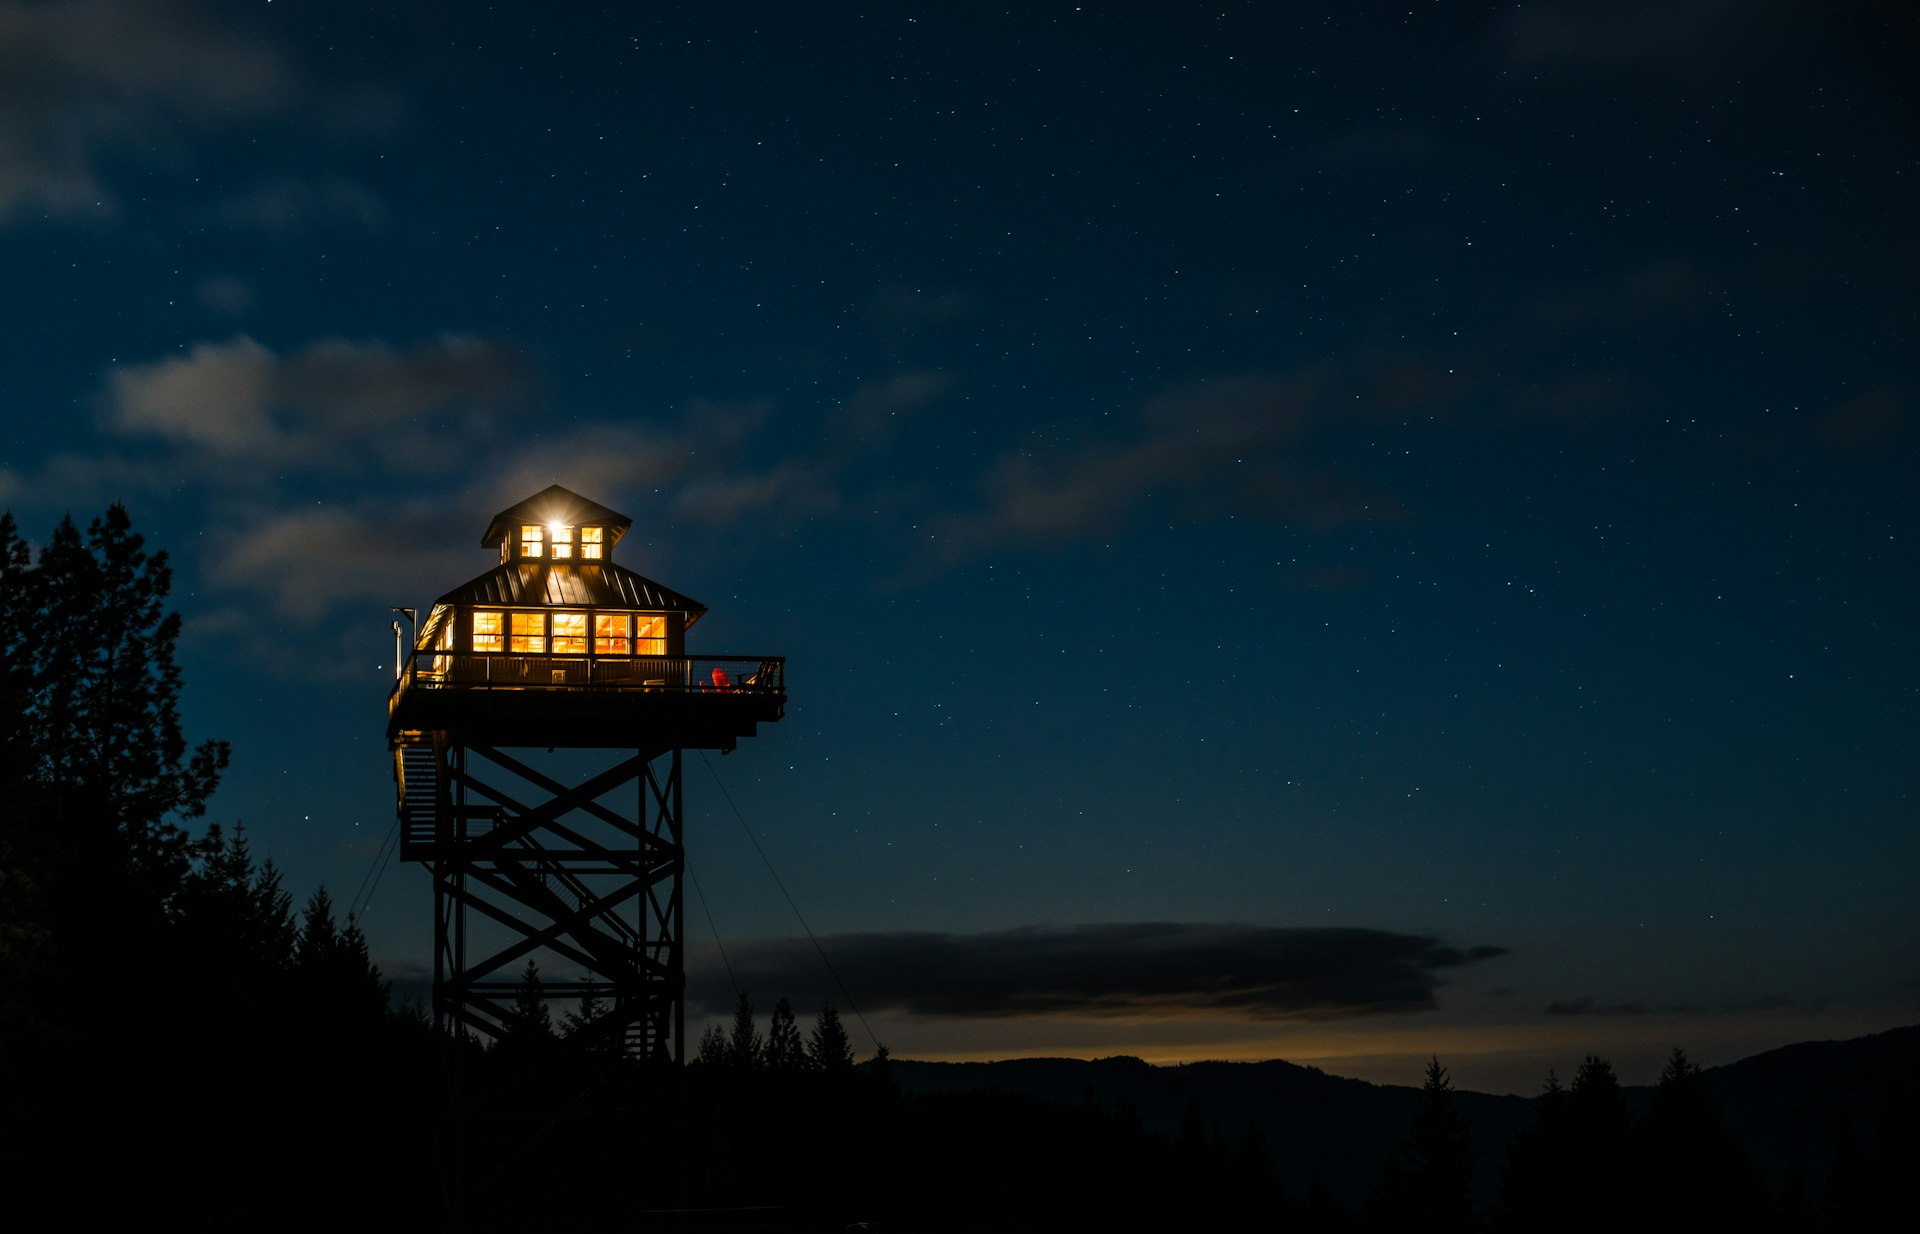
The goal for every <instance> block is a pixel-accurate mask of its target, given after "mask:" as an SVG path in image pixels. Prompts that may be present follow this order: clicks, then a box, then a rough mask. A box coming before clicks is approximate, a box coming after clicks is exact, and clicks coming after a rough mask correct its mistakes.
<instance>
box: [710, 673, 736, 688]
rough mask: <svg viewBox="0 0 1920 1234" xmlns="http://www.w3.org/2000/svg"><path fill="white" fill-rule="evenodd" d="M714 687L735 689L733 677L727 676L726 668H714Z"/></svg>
mask: <svg viewBox="0 0 1920 1234" xmlns="http://www.w3.org/2000/svg"><path fill="white" fill-rule="evenodd" d="M713 688H714V689H716V690H732V689H733V679H732V678H730V677H728V676H727V670H726V669H724V668H716V669H714V670H713Z"/></svg>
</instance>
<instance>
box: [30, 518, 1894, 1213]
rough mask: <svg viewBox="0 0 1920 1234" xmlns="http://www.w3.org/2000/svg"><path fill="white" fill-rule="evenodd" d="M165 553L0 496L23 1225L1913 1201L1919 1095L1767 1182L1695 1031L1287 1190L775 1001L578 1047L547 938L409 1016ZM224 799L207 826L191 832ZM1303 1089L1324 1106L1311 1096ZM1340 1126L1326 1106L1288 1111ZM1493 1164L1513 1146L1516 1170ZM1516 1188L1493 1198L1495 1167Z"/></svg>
mask: <svg viewBox="0 0 1920 1234" xmlns="http://www.w3.org/2000/svg"><path fill="white" fill-rule="evenodd" d="M170 585H171V574H170V570H169V568H168V564H167V556H166V554H165V553H164V552H149V551H148V550H147V548H146V546H145V544H144V542H143V540H142V537H141V536H139V535H138V534H136V533H135V532H134V531H133V529H132V524H131V520H130V519H129V518H128V515H127V513H126V511H125V510H124V509H123V508H122V507H120V506H118V505H115V506H113V507H111V508H110V509H108V510H107V511H106V513H105V514H104V515H102V516H101V517H99V518H97V519H95V520H93V521H92V522H91V523H90V525H89V526H88V527H87V529H86V530H85V531H84V532H82V531H81V530H80V529H79V528H78V527H76V525H75V524H74V523H73V522H72V521H71V519H67V520H63V521H62V522H61V523H60V525H59V526H58V527H56V528H54V530H53V532H52V534H51V536H50V537H49V538H48V540H47V541H46V542H45V543H44V545H43V546H42V547H41V548H40V550H39V552H38V553H37V555H36V554H34V553H32V552H31V551H30V548H29V545H28V543H27V542H26V540H25V539H24V538H23V537H22V536H21V535H20V534H19V532H18V529H17V527H16V525H15V522H14V519H13V516H12V514H11V513H8V514H6V515H4V516H0V654H3V658H0V692H3V693H0V700H3V703H0V811H3V816H4V827H0V1067H3V1069H4V1079H5V1085H4V1090H5V1091H4V1096H5V1100H4V1102H0V1120H4V1121H0V1128H3V1129H4V1137H5V1142H4V1170H5V1174H6V1186H5V1192H4V1194H5V1200H4V1209H0V1211H4V1212H6V1214H7V1216H8V1218H9V1220H8V1223H7V1224H8V1225H9V1227H10V1228H12V1229H17V1230H32V1229H43V1228H52V1227H54V1226H56V1225H58V1226H61V1227H65V1226H69V1225H73V1224H76V1223H80V1222H84V1221H85V1220H87V1219H89V1218H92V1219H103V1218H104V1219H111V1220H114V1221H117V1222H119V1223H123V1224H127V1225H136V1224H137V1225H138V1227H140V1228H143V1229H155V1228H158V1229H194V1230H226V1229H249V1230H257V1229H263V1228H280V1229H370V1228H371V1229H387V1228H400V1227H409V1228H427V1229H483V1230H493V1229H498V1230H514V1231H523V1230H546V1229H580V1228H584V1227H585V1226H586V1225H587V1224H588V1223H597V1222H613V1221H618V1222H621V1223H623V1224H624V1225H626V1226H627V1227H634V1226H637V1227H638V1228H640V1229H661V1230H671V1229H770V1230H771V1229H792V1230H839V1229H846V1228H857V1227H860V1226H861V1225H862V1223H865V1225H866V1226H867V1227H868V1228H878V1229H887V1230H938V1231H945V1230H972V1229H1018V1230H1109V1229H1111V1230H1147V1229H1154V1230H1160V1229H1190V1228H1204V1227H1209V1226H1211V1227H1216V1228H1235V1229H1250V1230H1275V1231H1303V1232H1319V1231H1325V1232H1336V1231H1337V1232H1354V1234H1358V1232H1361V1231H1436V1232H1437V1231H1490V1232H1505V1231H1512V1232H1516V1234H1518V1232H1522V1231H1548V1230H1551V1231H1589V1230H1590V1231H1601V1230H1655V1231H1665V1230H1673V1231H1680V1230H1686V1231H1720V1230H1726V1231H1733V1230H1741V1231H1780V1232H1782V1234H1786V1232H1799V1231H1834V1232H1838V1231H1851V1230H1870V1229H1879V1228H1892V1227H1894V1226H1896V1224H1897V1223H1896V1221H1895V1217H1896V1214H1899V1213H1904V1212H1905V1210H1906V1208H1907V1201H1908V1198H1909V1196H1910V1192H1911V1183H1910V1182H1909V1181H1908V1180H1907V1178H1906V1176H1905V1175H1904V1173H1896V1171H1898V1170H1903V1169H1904V1167H1906V1166H1907V1165H1908V1164H1909V1163H1910V1162H1911V1161H1912V1160H1913V1159H1914V1156H1915V1148H1916V1145H1915V1132H1914V1125H1913V1120H1912V1118H1911V1116H1910V1113H1909V1111H1908V1109H1907V1106H1906V1104H1905V1102H1904V1100H1903V1099H1902V1098H1901V1097H1900V1095H1899V1094H1898V1093H1897V1092H1896V1093H1892V1094H1891V1095H1889V1097H1888V1099H1887V1100H1886V1102H1885V1105H1884V1109H1883V1113H1882V1116H1881V1117H1880V1119H1879V1120H1878V1123H1877V1125H1875V1126H1873V1127H1871V1128H1867V1129H1858V1130H1857V1129H1856V1128H1854V1127H1852V1126H1851V1125H1850V1124H1849V1123H1847V1122H1845V1121H1841V1122H1837V1123H1836V1124H1835V1127H1834V1130H1833V1133H1832V1137H1831V1138H1832V1144H1831V1152H1830V1155H1829V1157H1828V1159H1827V1161H1826V1163H1825V1169H1824V1171H1823V1177H1822V1179H1821V1180H1820V1185H1819V1187H1818V1188H1817V1190H1816V1189H1812V1188H1809V1187H1808V1185H1807V1184H1806V1182H1805V1181H1804V1180H1803V1178H1802V1176H1801V1175H1800V1174H1799V1173H1797V1172H1794V1171H1791V1170H1789V1171H1788V1172H1786V1173H1785V1174H1784V1175H1782V1176H1773V1177H1768V1176H1763V1175H1762V1174H1761V1173H1760V1171H1758V1170H1757V1169H1756V1168H1755V1166H1754V1165H1753V1163H1752V1161H1751V1160H1750V1158H1749V1157H1748V1155H1747V1153H1746V1151H1745V1150H1744V1149H1743V1146H1742V1143H1741V1139H1740V1136H1739V1135H1738V1133H1737V1131H1736V1129H1735V1128H1732V1127H1730V1126H1728V1125H1727V1122H1726V1120H1725V1118H1724V1117H1723V1115H1722V1113H1721V1111H1720V1108H1719V1107H1718V1105H1717V1103H1716V1100H1715V1097H1714V1094H1713V1092H1712V1091H1711V1088H1710V1086H1709V1085H1708V1083H1707V1082H1706V1079H1705V1077H1704V1076H1703V1073H1702V1072H1701V1071H1700V1069H1699V1068H1697V1067H1695V1066H1694V1065H1693V1064H1692V1063H1691V1062H1690V1061H1689V1060H1688V1059H1687V1058H1686V1056H1685V1055H1684V1054H1683V1053H1682V1052H1681V1051H1679V1050H1677V1049H1676V1050H1675V1051H1674V1053H1673V1055H1672V1058H1671V1059H1670V1060H1669V1062H1668V1064H1667V1067H1666V1070H1665V1072H1664V1073H1663V1074H1662V1076H1661V1078H1660V1082H1659V1086H1658V1088H1657V1089H1655V1090H1654V1092H1653V1093H1652V1095H1651V1097H1650V1099H1648V1100H1647V1101H1645V1102H1644V1103H1641V1104H1638V1105H1636V1104H1635V1103H1633V1102H1630V1101H1629V1100H1628V1097H1627V1095H1626V1093H1625V1092H1624V1091H1623V1089H1622V1087H1621V1085H1620V1083H1619V1081H1618V1080H1617V1078H1616V1077H1615V1076H1614V1074H1613V1071H1612V1068H1611V1067H1610V1066H1609V1065H1608V1063H1607V1062H1606V1061H1605V1060H1604V1059H1602V1058H1599V1057H1589V1058H1588V1059H1587V1060H1586V1061H1585V1062H1584V1063H1583V1064H1582V1065H1581V1066H1580V1068H1579V1069H1578V1071H1577V1072H1576V1073H1575V1075H1574V1076H1573V1077H1572V1079H1571V1081H1570V1082H1569V1083H1568V1084H1567V1085H1566V1086H1565V1087H1562V1086H1561V1084H1560V1083H1559V1081H1558V1080H1557V1079H1556V1078H1554V1077H1552V1076H1549V1077H1548V1078H1547V1082H1546V1086H1545V1089H1544V1091H1543V1092H1542V1093H1541V1094H1540V1095H1539V1096H1538V1097H1537V1098H1535V1099H1534V1100H1533V1101H1532V1103H1531V1107H1530V1116H1529V1120H1528V1121H1527V1122H1526V1124H1525V1125H1524V1126H1523V1127H1521V1128H1520V1129H1519V1130H1517V1131H1515V1132H1514V1133H1513V1134H1512V1135H1511V1136H1510V1137H1509V1138H1508V1139H1507V1140H1506V1141H1505V1142H1495V1143H1485V1142H1481V1143H1476V1142H1475V1141H1474V1138H1473V1135H1472V1134H1471V1132H1470V1129H1469V1124H1468V1122H1467V1120H1465V1119H1464V1118H1463V1117H1462V1115H1461V1111H1460V1109H1459V1106H1458V1095H1457V1094H1456V1093H1455V1090H1454V1087H1453V1085H1452V1083H1451V1081H1450V1079H1449V1076H1448V1073H1447V1070H1446V1068H1445V1067H1444V1066H1443V1065H1442V1063H1441V1061H1440V1060H1439V1059H1438V1058H1435V1059H1433V1060H1432V1061H1431V1063H1430V1064H1429V1066H1428V1068H1427V1072H1426V1076H1425V1082H1424V1085H1423V1086H1422V1088H1421V1089H1420V1090H1419V1093H1418V1097H1417V1100H1415V1101H1414V1102H1413V1103H1412V1108H1411V1111H1410V1113H1409V1114H1408V1115H1407V1116H1406V1118H1405V1121H1404V1126H1403V1128H1402V1129H1401V1131H1400V1142H1399V1146H1398V1148H1397V1149H1396V1150H1395V1151H1394V1152H1393V1153H1392V1154H1391V1155H1390V1156H1389V1157H1388V1159H1386V1160H1384V1161H1378V1162H1369V1163H1363V1164H1364V1165H1365V1166H1366V1168H1367V1169H1369V1170H1377V1179H1378V1181H1377V1182H1376V1183H1374V1184H1373V1185H1372V1186H1371V1188H1370V1190H1369V1191H1368V1193H1367V1194H1366V1195H1364V1196H1362V1197H1351V1196H1349V1197H1341V1196H1337V1195H1336V1194H1335V1193H1334V1191H1333V1190H1332V1189H1331V1188H1330V1187H1329V1186H1328V1185H1327V1182H1326V1180H1325V1179H1323V1178H1320V1177H1318V1176H1316V1177H1314V1178H1312V1179H1310V1180H1309V1181H1308V1182H1307V1183H1306V1184H1305V1185H1304V1186H1295V1187H1292V1188H1288V1187H1284V1186H1283V1185H1282V1184H1281V1182H1280V1178H1281V1177H1282V1174H1283V1171H1282V1169H1281V1168H1280V1167H1281V1165H1282V1162H1281V1161H1279V1160H1278V1159H1277V1157H1276V1149H1275V1145H1274V1139H1273V1137H1271V1136H1270V1135H1269V1134H1268V1132H1267V1131H1265V1130H1263V1128H1262V1125H1261V1123H1260V1122H1259V1121H1257V1120H1254V1119H1246V1120H1245V1121H1243V1122H1242V1123H1240V1124H1238V1125H1228V1126H1222V1125H1221V1123H1220V1122H1219V1120H1218V1119H1217V1118H1216V1119H1209V1117H1208V1116H1207V1113H1206V1112H1205V1111H1203V1110H1202V1109H1201V1108H1199V1106H1198V1105H1192V1104H1190V1105H1189V1106H1188V1107H1187V1109H1186V1111H1185V1113H1184V1115H1183V1116H1182V1117H1181V1118H1180V1120H1179V1123H1178V1125H1177V1127H1174V1128H1172V1129H1171V1130H1170V1131H1166V1130H1160V1129H1156V1128H1154V1127H1151V1126H1149V1125H1148V1123H1147V1121H1146V1120H1144V1119H1143V1118H1142V1116H1141V1113H1140V1110H1139V1108H1138V1107H1137V1105H1136V1103H1135V1100H1134V1099H1133V1098H1132V1097H1130V1096H1129V1094H1128V1093H1127V1092H1126V1091H1123V1090H1121V1089H1114V1090H1112V1091H1108V1092H1097V1091H1096V1090H1095V1089H1094V1088H1093V1087H1092V1086H1091V1085H1089V1086H1088V1087H1087V1088H1086V1089H1085V1091H1084V1093H1083V1094H1082V1096H1081V1099H1080V1100H1079V1101H1078V1102H1071V1101H1053V1100H1047V1099H1045V1098H1043V1097H1040V1096H1036V1095H1033V1094H1031V1093H1022V1092H1017V1091H1011V1090H996V1089H976V1090H972V1091H961V1090H951V1091H924V1092H913V1091H909V1089H908V1086H906V1085H905V1084H903V1083H902V1082H901V1081H900V1079H899V1075H898V1068H897V1067H896V1064H895V1063H894V1061H893V1060H892V1059H891V1058H890V1057H889V1056H888V1053H887V1051H886V1049H885V1048H884V1047H877V1048H876V1049H875V1050H874V1052H873V1054H872V1056H871V1057H869V1058H867V1059H865V1060H863V1061H856V1050H855V1048H854V1044H853V1042H852V1041H851V1039H850V1038H849V1035H848V1032H847V1030H846V1028H845V1026H844V1025H843V1024H842V1023H841V1021H840V1018H839V1015H838V1013H837V1011H836V1009H835V1008H834V1007H832V1006H831V1005H826V1006H822V1007H821V1008H819V1009H818V1011H817V1013H815V1014H814V1015H813V1017H812V1020H811V1027H810V1029H803V1027H802V1024H801V1023H800V1021H799V1019H798V1017H796V1015H795V1012H794V1010H793V1008H792V1007H791V1006H790V1005H789V1004H788V1002H787V1000H786V999H784V998H781V999H778V1000H777V1001H776V1003H775V1004H774V1007H773V1010H772V1012H771V1014H770V1016H769V1017H768V1019H767V1021H766V1028H765V1031H764V1032H763V1031H762V1030H761V1027H760V1023H761V1022H760V1020H759V1018H758V1017H757V1016H756V1014H755V1010H754V1006H753V1003H752V1001H751V999H750V997H749V994H748V993H747V992H744V991H742V992H740V993H739V998H738V1003H737V1006H736V1011H735V1015H734V1018H733V1023H732V1026H731V1030H730V1031H729V1030H726V1029H722V1028H721V1027H719V1026H717V1025H716V1026H714V1027H712V1028H710V1029H709V1030H708V1031H707V1032H706V1034H705V1035H704V1036H703V1037H702V1039H701V1041H700V1043H699V1049H698V1053H697V1056H696V1057H695V1058H694V1059H693V1060H691V1061H689V1062H688V1063H687V1064H686V1065H685V1066H684V1067H680V1066H672V1065H662V1064H653V1065H641V1064H639V1063H637V1062H634V1061H632V1060H629V1059H627V1058H624V1057H622V1056H620V1055H618V1054H616V1053H612V1052H609V1051H607V1050H605V1049H600V1050H595V1049H590V1048H586V1047H584V1046H582V1045H580V1044H579V1043H576V1042H570V1041H569V1037H571V1036H572V1035H574V1034H576V1033H578V1032H579V1030H580V1029H581V1028H583V1027H584V1026H585V1025H586V1024H588V1023H591V1022H592V1020H593V1018H594V1017H595V1016H596V1015H598V1014H601V1013H603V1012H604V1010H605V1009H604V1008H602V1007H600V1006H598V1005H597V1004H596V1003H594V1001H593V1000H587V1001H586V1002H583V1003H581V1004H579V1005H577V1006H571V1007H562V1008H561V1009H559V1014H558V1016H557V1018H556V1015H555V1010H554V1009H553V1008H550V1007H549V1006H547V1005H546V1003H544V1002H543V1001H542V999H541V996H540V992H539V991H540V984H539V974H538V969H537V967H535V965H534V962H533V961H531V960H529V962H528V967H527V969H526V971H525V972H524V973H523V979H522V984H521V990H520V994H519V997H518V998H517V999H516V1000H515V1002H514V1005H513V1014H512V1017H511V1020H510V1022H509V1024H508V1025H507V1027H506V1031H505V1032H504V1033H503V1035H502V1036H501V1038H500V1039H499V1040H497V1041H493V1042H485V1043H483V1042H480V1041H477V1040H475V1039H473V1038H470V1037H466V1036H452V1035H443V1034H441V1033H439V1032H437V1031H436V1029H435V1027H434V1025H433V1024H432V1023H431V1021H430V1020H429V1018H428V1017H427V1016H426V1014H425V1013H424V1012H423V1011H422V1010H421V1009H420V1008H419V1007H417V1006H406V1007H396V1006H394V1005H393V999H392V997H391V987H390V985H389V984H388V983H387V982H386V981H384V980H383V979H382V977H381V974H380V972H379V970H378V969H377V968H376V967H375V965H374V964H373V963H372V961H371V959H370V957H369V955H368V950H367V943H366V940H365V938H364V937H363V936H362V934H361V932H360V930H359V928H358V927H357V925H356V924H355V923H354V922H353V920H352V919H351V918H346V919H344V920H343V919H342V918H341V917H340V915H339V914H338V912H337V910H336V909H335V907H334V905H333V902H332V900H331V898H330V897H329V895H328V893H327V891H326V890H325V889H324V888H317V889H314V890H313V891H312V892H311V893H310V894H308V895H307V896H306V897H305V898H304V899H303V900H302V901H301V907H300V908H299V909H298V910H296V909H295V907H294V905H295V896H294V893H293V892H292V891H290V890H289V889H287V888H285V887H284V886H283V885H282V877H281V875H280V872H279V871H278V870H277V869H276V868H275V867H274V865H273V863H272V862H271V861H270V860H269V861H256V860H255V858H254V855H253V853H252V852H251V851H250V848H249V845H248V840H247V836H246V833H245V830H244V828H243V827H240V826H234V827H232V828H230V829H229V828H223V827H221V826H219V825H199V826H197V820H200V819H203V818H204V817H205V814H206V811H207V807H208V803H209V801H210V799H211V798H212V796H213V794H214V792H215V790H216V788H217V786H218V784H219V780H220V776H221V773H222V771H223V770H224V769H225V767H226V766H227V762H228V750H227V747H226V746H225V745H224V744H223V743H220V742H218V741H203V742H201V743H199V744H198V745H192V746H189V744H188V742H187V739H186V737H185V735H184V734H183V732H182V729H181V721H180V715H179V700H180V692H181V689H182V681H181V676H180V672H179V670H178V667H177V666H176V663H175V654H174V653H175V644H176V643H177V641H178V638H179V634H180V619H179V617H178V616H177V614H174V613H172V612H170V611H168V609H167V598H168V592H169V588H170ZM196 826H197V830H196ZM1291 1117H1293V1118H1296V1119H1301V1120H1311V1119H1314V1118H1315V1117H1317V1116H1316V1114H1315V1113H1313V1112H1311V1111H1302V1112H1298V1113H1296V1114H1293V1115H1292V1116H1291ZM1296 1130H1299V1131H1301V1133H1302V1134H1313V1133H1314V1132H1315V1128H1314V1127H1312V1126H1308V1127H1305V1128H1296ZM1495 1163H1497V1165H1496V1164H1495ZM1490 1173H1491V1175H1492V1176H1493V1177H1496V1178H1497V1186H1496V1187H1494V1188H1493V1189H1492V1191H1491V1194H1490V1193H1489V1189H1488V1188H1487V1186H1486V1185H1485V1183H1484V1181H1483V1180H1484V1179H1485V1178H1487V1177H1488V1176H1489V1174H1490Z"/></svg>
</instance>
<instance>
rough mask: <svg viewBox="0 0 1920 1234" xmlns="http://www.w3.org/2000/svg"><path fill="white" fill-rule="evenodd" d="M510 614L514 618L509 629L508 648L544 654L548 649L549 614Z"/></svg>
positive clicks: (509, 649)
mask: <svg viewBox="0 0 1920 1234" xmlns="http://www.w3.org/2000/svg"><path fill="white" fill-rule="evenodd" d="M508 616H509V617H510V618H511V619H512V626H511V629H510V630H509V631H508V636H507V650H508V651H526V652H532V653H533V654H534V655H544V654H545V653H546V650H547V615H546V614H545V613H510V614H508Z"/></svg>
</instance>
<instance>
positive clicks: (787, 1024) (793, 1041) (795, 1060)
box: [766, 998, 807, 1074]
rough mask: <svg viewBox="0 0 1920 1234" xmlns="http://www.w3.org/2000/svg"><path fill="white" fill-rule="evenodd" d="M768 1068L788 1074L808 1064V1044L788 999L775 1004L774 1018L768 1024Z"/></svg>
mask: <svg viewBox="0 0 1920 1234" xmlns="http://www.w3.org/2000/svg"><path fill="white" fill-rule="evenodd" d="M766 1059H767V1069H768V1070H769V1071H774V1072H778V1073H781V1074H788V1073H791V1072H795V1071H800V1070H803V1069H804V1068H805V1067H806V1065H807V1051H806V1046H805V1045H803V1044H802V1043H801V1040H800V1026H799V1025H798V1024H796V1023H794V1019H793V1006H792V1004H790V1003H788V1002H787V1000H786V999H784V998H783V999H781V1000H780V1001H779V1002H777V1003H775V1004H774V1005H773V1019H772V1020H771V1021H770V1022H769V1023H768V1025H767V1047H766Z"/></svg>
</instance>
